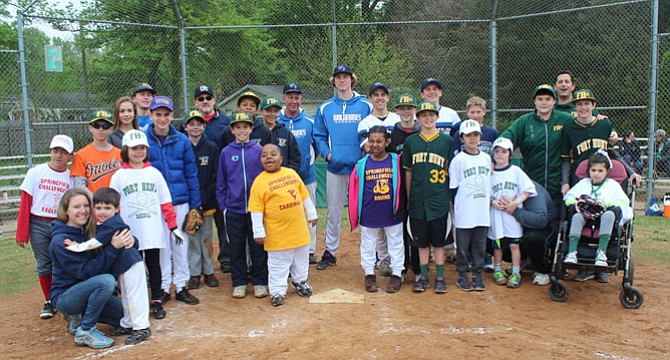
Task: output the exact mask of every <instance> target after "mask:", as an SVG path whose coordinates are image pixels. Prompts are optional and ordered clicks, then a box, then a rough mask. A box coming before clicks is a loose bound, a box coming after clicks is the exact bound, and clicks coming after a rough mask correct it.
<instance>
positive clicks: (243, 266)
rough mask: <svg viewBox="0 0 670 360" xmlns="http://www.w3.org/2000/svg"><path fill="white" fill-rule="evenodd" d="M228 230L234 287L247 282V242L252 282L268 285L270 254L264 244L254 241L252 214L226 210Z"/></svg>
mask: <svg viewBox="0 0 670 360" xmlns="http://www.w3.org/2000/svg"><path fill="white" fill-rule="evenodd" d="M226 230H227V232H228V240H229V241H230V267H231V269H230V274H231V276H232V279H233V287H235V286H242V285H246V284H247V251H246V250H247V244H248V245H249V256H250V257H251V264H252V266H251V282H252V283H253V284H254V285H267V284H268V255H267V253H266V252H265V250H263V245H259V244H256V242H255V241H254V234H253V231H252V230H251V215H250V214H235V213H233V212H231V211H226Z"/></svg>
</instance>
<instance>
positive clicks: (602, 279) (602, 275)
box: [596, 272, 610, 284]
mask: <svg viewBox="0 0 670 360" xmlns="http://www.w3.org/2000/svg"><path fill="white" fill-rule="evenodd" d="M596 281H597V282H599V283H603V284H608V283H609V282H610V277H609V275H607V273H606V272H599V273H597V274H596Z"/></svg>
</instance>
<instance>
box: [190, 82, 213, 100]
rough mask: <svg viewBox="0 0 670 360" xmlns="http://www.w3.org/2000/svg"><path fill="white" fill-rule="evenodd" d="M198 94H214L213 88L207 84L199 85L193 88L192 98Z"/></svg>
mask: <svg viewBox="0 0 670 360" xmlns="http://www.w3.org/2000/svg"><path fill="white" fill-rule="evenodd" d="M200 94H209V95H212V96H214V90H212V88H211V87H210V86H208V85H200V86H198V87H197V88H195V95H193V98H197V97H198V96H200Z"/></svg>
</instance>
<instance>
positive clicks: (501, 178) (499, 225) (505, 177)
mask: <svg viewBox="0 0 670 360" xmlns="http://www.w3.org/2000/svg"><path fill="white" fill-rule="evenodd" d="M524 192H527V193H528V194H529V195H528V196H529V197H533V196H536V195H537V191H536V190H535V185H534V184H533V181H531V180H530V178H529V177H528V175H526V173H525V172H523V170H521V168H519V167H518V166H515V165H511V164H510V165H509V166H507V167H505V168H502V169H495V170H493V176H491V199H492V200H500V199H501V198H502V197H503V196H506V197H507V198H508V199H510V200H515V199H516V198H518V197H520V196H521V195H522V194H523V193H524ZM522 207H523V204H521V205H519V208H522ZM486 236H487V237H488V238H489V239H494V240H497V239H502V238H504V237H507V238H513V239H518V238H521V237H522V236H523V227H522V226H521V224H519V222H518V221H516V219H514V216H513V215H510V214H508V213H506V212H504V211H501V210H498V209H496V208H494V207H493V206H492V207H491V226H490V227H489V231H488V234H486Z"/></svg>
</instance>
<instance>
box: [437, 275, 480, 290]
mask: <svg viewBox="0 0 670 360" xmlns="http://www.w3.org/2000/svg"><path fill="white" fill-rule="evenodd" d="M456 286H457V287H458V288H459V289H461V290H463V291H465V292H468V291H472V284H471V283H470V280H468V278H466V277H465V276H459V277H458V281H456ZM435 287H436V288H437V285H435Z"/></svg>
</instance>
